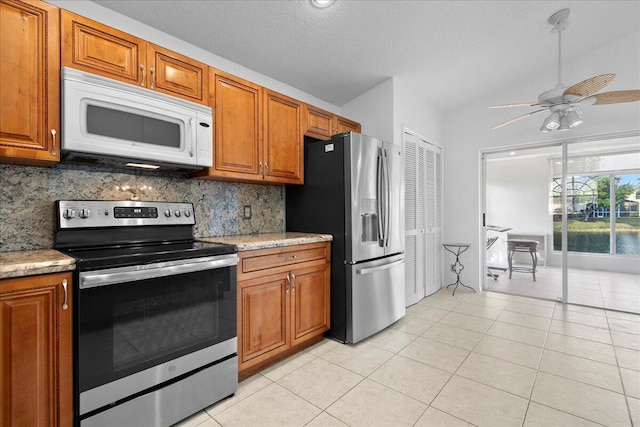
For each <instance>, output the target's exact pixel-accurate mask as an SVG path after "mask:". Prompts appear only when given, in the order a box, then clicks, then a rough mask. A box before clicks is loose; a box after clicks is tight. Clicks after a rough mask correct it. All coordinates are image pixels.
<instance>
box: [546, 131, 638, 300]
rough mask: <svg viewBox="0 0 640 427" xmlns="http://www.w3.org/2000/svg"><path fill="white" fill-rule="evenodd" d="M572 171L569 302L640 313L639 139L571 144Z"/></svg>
mask: <svg viewBox="0 0 640 427" xmlns="http://www.w3.org/2000/svg"><path fill="white" fill-rule="evenodd" d="M566 170H567V172H566V174H565V175H566V177H565V179H566V191H567V252H568V257H567V266H568V272H567V277H568V279H567V282H568V283H567V285H568V292H567V301H568V302H570V303H575V304H584V305H589V306H596V307H605V308H610V309H615V310H624V311H634V312H638V311H640V282H638V268H639V267H638V266H639V265H640V217H639V216H638V204H639V201H638V197H639V196H640V180H639V178H640V142H639V141H638V138H625V139H622V140H616V141H608V142H607V143H603V142H602V141H590V142H579V143H570V144H567V161H566ZM560 175H561V171H556V170H554V179H557V178H558V176H560ZM556 230H557V227H554V249H555V250H560V246H561V243H562V242H561V236H559V234H560V233H557V232H555V231H556Z"/></svg>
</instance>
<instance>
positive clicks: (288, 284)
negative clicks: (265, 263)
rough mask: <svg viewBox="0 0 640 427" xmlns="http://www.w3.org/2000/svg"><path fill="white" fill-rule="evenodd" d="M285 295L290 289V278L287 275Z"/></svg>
mask: <svg viewBox="0 0 640 427" xmlns="http://www.w3.org/2000/svg"><path fill="white" fill-rule="evenodd" d="M286 280H287V293H289V288H290V287H291V278H290V277H289V273H287V279H286Z"/></svg>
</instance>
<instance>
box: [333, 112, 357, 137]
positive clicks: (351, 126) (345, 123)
mask: <svg viewBox="0 0 640 427" xmlns="http://www.w3.org/2000/svg"><path fill="white" fill-rule="evenodd" d="M334 127H335V131H334V134H337V133H344V132H358V133H359V132H360V124H359V123H356V122H354V121H351V120H349V119H345V118H344V117H340V116H336V117H335V126H334Z"/></svg>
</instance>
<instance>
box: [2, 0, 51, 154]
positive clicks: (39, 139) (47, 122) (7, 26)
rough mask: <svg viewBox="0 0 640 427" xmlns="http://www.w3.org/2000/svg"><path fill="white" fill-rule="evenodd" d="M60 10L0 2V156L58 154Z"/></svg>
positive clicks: (21, 3)
mask: <svg viewBox="0 0 640 427" xmlns="http://www.w3.org/2000/svg"><path fill="white" fill-rule="evenodd" d="M59 25H60V14H59V10H58V9H57V8H56V7H54V6H51V5H48V4H47V3H44V2H28V3H27V2H18V1H7V0H3V1H2V2H0V161H1V162H3V163H15V164H27V165H28V164H31V165H39V166H50V165H52V164H54V163H55V162H57V161H59V160H60V145H59V144H60V134H59V132H60V27H59Z"/></svg>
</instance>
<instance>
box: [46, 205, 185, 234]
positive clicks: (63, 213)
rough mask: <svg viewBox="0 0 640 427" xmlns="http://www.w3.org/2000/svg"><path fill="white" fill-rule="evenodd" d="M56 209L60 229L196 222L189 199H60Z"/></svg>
mask: <svg viewBox="0 0 640 427" xmlns="http://www.w3.org/2000/svg"><path fill="white" fill-rule="evenodd" d="M55 209H56V213H55V214H56V217H57V220H58V221H57V222H58V224H59V228H60V229H63V228H90V227H123V226H141V225H142V226H144V225H194V224H195V223H196V219H195V214H194V210H193V205H192V204H191V203H173V202H136V201H127V200H59V201H57V202H56V206H55Z"/></svg>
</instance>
